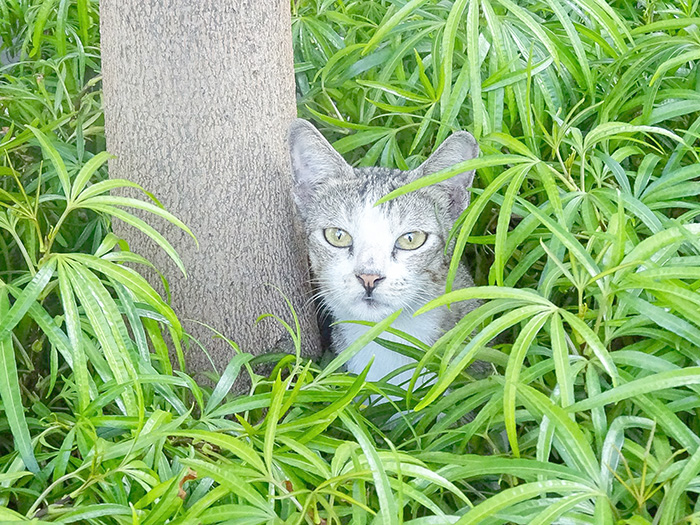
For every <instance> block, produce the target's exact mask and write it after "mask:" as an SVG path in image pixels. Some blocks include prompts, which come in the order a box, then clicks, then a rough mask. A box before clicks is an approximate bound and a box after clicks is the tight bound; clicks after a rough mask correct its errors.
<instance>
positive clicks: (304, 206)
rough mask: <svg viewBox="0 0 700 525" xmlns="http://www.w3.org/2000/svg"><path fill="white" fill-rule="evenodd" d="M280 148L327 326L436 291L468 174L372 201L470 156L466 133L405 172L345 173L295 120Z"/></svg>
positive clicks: (406, 304)
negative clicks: (284, 148)
mask: <svg viewBox="0 0 700 525" xmlns="http://www.w3.org/2000/svg"><path fill="white" fill-rule="evenodd" d="M290 146H291V152H292V167H293V171H294V177H295V200H296V202H297V206H298V209H299V213H300V215H301V217H302V220H303V222H304V226H305V229H306V233H307V237H308V247H309V258H310V261H311V267H312V272H313V275H314V278H315V281H316V284H317V287H318V290H319V293H320V295H321V297H322V299H323V301H324V303H325V304H326V306H327V307H328V308H329V309H330V311H331V312H332V314H333V316H334V317H335V318H336V319H338V320H344V319H359V320H366V321H379V320H381V319H383V318H384V317H386V316H387V315H389V314H390V313H392V312H394V311H396V310H397V309H399V308H404V309H406V310H409V311H413V310H416V309H417V308H419V307H420V306H422V305H423V304H425V303H426V302H427V301H428V300H430V299H433V298H434V297H436V296H438V295H439V294H440V293H441V291H442V289H443V288H444V283H445V277H446V274H447V268H448V265H449V254H446V253H445V244H446V240H447V236H448V232H449V230H450V228H451V226H452V223H453V222H454V220H455V219H456V217H457V216H459V214H460V213H461V212H462V211H463V210H464V208H465V207H466V205H467V204H468V200H469V194H468V191H467V187H468V185H469V184H470V182H471V176H472V173H467V174H461V175H460V176H458V177H455V179H458V180H454V179H450V181H447V182H446V183H442V184H439V185H436V186H431V187H429V188H425V189H422V190H418V191H416V192H413V193H409V194H407V195H404V196H401V197H399V198H397V199H395V200H393V201H389V202H387V203H384V204H381V205H379V206H374V203H375V202H376V201H377V200H378V199H379V198H380V197H382V196H384V195H386V194H387V193H389V192H390V191H392V190H394V189H396V188H398V187H400V186H402V185H404V184H406V183H408V182H410V181H412V180H414V179H415V178H417V177H421V176H424V175H426V174H429V173H434V172H436V171H439V170H440V169H443V168H446V167H449V166H451V165H452V164H454V163H456V162H461V161H463V160H467V159H468V158H472V157H474V156H476V154H477V152H478V149H477V148H476V143H475V142H474V140H473V138H472V137H471V135H468V134H466V133H460V134H456V135H453V136H452V137H450V139H448V140H447V141H446V142H445V143H444V144H443V146H441V148H439V149H438V151H437V152H436V153H435V154H434V155H433V156H432V157H431V158H430V159H428V161H426V163H424V164H423V165H422V166H420V167H419V168H417V169H416V170H414V171H410V172H402V171H398V170H388V169H383V168H366V169H353V168H351V167H350V166H349V165H348V164H347V163H345V161H344V160H343V159H342V157H340V155H338V154H337V153H336V152H335V151H334V150H333V149H332V147H331V146H330V144H328V143H327V142H326V141H325V139H324V138H323V137H322V136H321V135H320V134H319V133H318V131H316V129H315V128H313V126H311V125H310V124H309V123H308V122H305V121H297V122H296V123H295V124H294V125H293V126H292V129H291V132H290Z"/></svg>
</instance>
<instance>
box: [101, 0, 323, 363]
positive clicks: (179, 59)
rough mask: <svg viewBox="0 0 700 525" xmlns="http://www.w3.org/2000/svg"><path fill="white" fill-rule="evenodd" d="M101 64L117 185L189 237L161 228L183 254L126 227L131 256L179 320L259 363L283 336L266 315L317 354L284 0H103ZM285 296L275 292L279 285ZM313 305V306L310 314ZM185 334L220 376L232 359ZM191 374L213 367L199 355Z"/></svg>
mask: <svg viewBox="0 0 700 525" xmlns="http://www.w3.org/2000/svg"><path fill="white" fill-rule="evenodd" d="M100 4H101V5H100V8H101V24H102V26H101V30H102V64H103V75H104V80H103V82H104V107H105V128H106V135H107V149H108V151H110V152H111V153H112V154H114V155H116V156H117V158H116V159H114V160H112V161H110V165H109V170H110V176H111V177H114V178H127V179H130V180H134V181H136V182H138V183H139V184H141V185H143V187H144V188H145V189H147V190H149V191H152V192H153V193H154V194H155V195H156V196H157V198H158V199H159V200H160V202H162V203H163V205H164V206H165V208H166V209H168V210H169V211H171V212H172V213H174V214H175V215H176V216H177V217H179V218H180V219H181V220H183V221H184V222H185V223H186V224H187V225H188V226H189V227H190V228H191V229H192V231H193V232H194V234H195V235H196V236H197V239H198V241H199V248H198V249H197V247H196V246H195V243H194V242H193V241H192V239H191V238H190V237H189V236H188V235H186V234H185V233H183V232H182V231H180V230H179V229H177V228H175V227H172V226H170V225H163V226H161V225H157V226H158V227H159V228H160V231H162V232H163V233H164V234H165V236H166V238H168V239H169V240H170V241H171V242H172V244H173V245H174V246H175V248H176V250H177V251H178V252H179V253H180V255H181V256H182V259H183V261H184V263H185V266H186V268H187V271H188V277H187V279H184V278H183V277H182V275H181V274H179V272H178V271H177V269H176V268H175V266H174V264H173V263H172V262H171V261H170V259H169V258H168V256H167V255H166V254H165V253H164V252H163V251H162V250H161V249H160V248H158V247H156V246H155V244H153V243H151V242H147V241H146V240H145V239H144V236H143V235H140V234H139V232H136V231H134V230H133V229H132V228H130V227H128V226H121V227H119V233H121V234H123V235H124V236H126V238H127V239H128V240H129V242H130V244H131V249H132V250H133V251H134V252H136V253H139V254H142V255H144V256H146V257H147V258H148V259H150V260H151V261H153V262H154V263H155V265H156V266H157V267H158V268H159V269H161V270H163V271H164V273H165V275H166V277H167V278H168V280H169V282H170V290H171V293H172V304H173V307H174V309H175V311H176V312H177V313H178V315H179V316H180V317H181V319H183V320H186V319H195V320H199V321H202V322H205V323H207V324H209V325H211V326H212V327H214V328H216V329H218V330H219V331H221V332H222V333H223V334H224V335H226V336H227V337H230V338H232V339H233V340H234V341H235V342H237V343H238V344H239V346H240V347H241V349H242V350H244V351H248V352H251V353H255V354H259V353H262V352H265V351H267V350H270V349H271V348H273V347H275V346H276V345H277V344H278V343H279V341H280V340H281V339H282V338H283V337H284V335H285V334H286V332H285V331H284V330H283V328H282V327H281V326H280V325H279V324H278V323H276V322H273V321H263V322H261V323H259V324H258V325H255V320H256V318H257V317H258V316H259V315H260V314H263V313H274V314H277V315H281V316H282V317H283V318H286V319H290V317H291V316H290V315H289V311H288V308H287V306H286V303H285V301H284V298H283V296H282V294H281V293H280V291H281V292H282V293H283V294H285V295H286V296H287V297H288V298H289V299H290V300H291V301H292V303H293V305H294V307H295V309H296V311H297V313H298V314H299V317H300V320H301V324H302V335H303V337H304V341H305V344H304V345H303V347H304V351H305V354H306V355H311V354H314V353H316V352H318V328H317V325H316V319H315V316H314V312H313V308H311V307H310V306H309V305H308V298H309V296H310V294H309V284H308V270H307V264H306V250H305V247H304V240H303V236H302V234H301V231H300V229H299V228H298V225H297V222H296V220H295V219H294V218H293V217H294V211H293V202H292V199H291V175H290V169H289V155H288V152H287V142H286V134H287V127H288V125H289V123H290V122H291V120H292V119H293V118H294V117H295V115H296V108H295V99H294V98H295V90H294V77H293V58H292V44H291V29H290V15H289V2H288V1H285V0H236V1H233V2H225V1H221V0H102V1H101V2H100ZM268 285H272V286H274V287H277V288H279V289H280V291H278V290H276V289H275V288H274V287H272V286H268ZM305 305H306V307H304V306H305ZM186 327H187V328H188V330H189V331H190V333H192V334H193V335H194V336H195V337H197V338H198V339H199V340H200V341H201V342H202V343H203V344H204V346H205V347H206V348H207V349H208V350H209V351H210V353H211V355H212V358H213V361H214V363H215V365H216V367H217V369H218V370H219V372H221V371H222V370H223V367H225V366H226V364H227V363H228V360H229V359H230V357H231V355H232V354H233V351H232V349H231V348H230V347H228V346H227V345H225V344H223V343H222V342H221V341H216V340H213V339H212V338H211V336H212V335H213V334H212V332H211V331H209V330H208V329H205V328H203V327H201V326H199V325H197V324H196V323H187V324H186ZM187 364H188V370H190V371H195V372H203V371H207V370H211V365H210V363H209V361H208V359H207V358H206V356H205V354H204V353H203V352H202V351H201V350H200V349H199V348H198V347H197V345H192V348H191V349H190V352H189V354H188V355H187Z"/></svg>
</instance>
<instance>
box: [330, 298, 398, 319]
mask: <svg viewBox="0 0 700 525" xmlns="http://www.w3.org/2000/svg"><path fill="white" fill-rule="evenodd" d="M343 310H344V311H343V312H336V317H338V318H342V319H346V320H349V319H352V320H357V321H371V322H374V323H376V322H379V321H381V320H383V319H384V318H386V317H387V316H389V315H391V314H392V313H394V312H395V311H396V308H392V307H391V306H390V305H388V304H386V303H384V302H382V301H378V300H376V299H365V298H363V299H359V300H358V301H355V302H353V303H352V304H349V305H347V307H346V308H344V309H343Z"/></svg>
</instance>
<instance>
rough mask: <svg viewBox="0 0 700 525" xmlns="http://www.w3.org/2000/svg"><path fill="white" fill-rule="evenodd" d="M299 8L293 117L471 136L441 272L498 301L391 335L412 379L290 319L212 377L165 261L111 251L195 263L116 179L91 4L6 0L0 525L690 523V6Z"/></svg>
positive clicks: (414, 150)
mask: <svg viewBox="0 0 700 525" xmlns="http://www.w3.org/2000/svg"><path fill="white" fill-rule="evenodd" d="M292 11H293V35H294V39H295V58H296V75H297V89H298V96H299V102H300V112H301V114H302V115H305V116H307V117H312V118H314V119H316V121H317V122H319V123H320V124H321V126H322V127H323V128H324V132H326V133H327V134H328V136H330V137H332V138H335V139H336V142H335V146H336V147H337V148H338V150H339V151H341V152H342V153H344V154H346V157H348V158H349V159H350V160H352V161H354V162H356V163H361V164H375V163H379V164H384V165H392V166H398V167H401V168H407V167H411V166H415V165H417V164H418V163H419V162H420V161H421V160H423V159H424V158H425V157H426V156H427V155H428V154H429V153H430V151H431V150H432V149H434V147H435V146H436V145H437V144H438V143H439V142H440V141H441V140H442V139H444V138H445V137H446V136H447V135H448V134H449V133H450V131H452V130H454V129H468V130H470V131H471V132H472V133H473V134H474V135H475V136H477V137H478V138H479V143H480V145H481V148H482V156H481V157H479V158H478V159H476V160H474V161H469V162H468V163H467V164H465V165H463V166H461V167H459V168H458V169H472V168H476V169H477V174H478V176H477V187H476V188H475V189H474V198H473V199H472V201H473V202H472V205H471V206H470V207H469V209H468V210H467V211H466V212H465V214H464V215H463V217H462V218H461V219H460V221H458V224H457V225H456V227H455V230H454V238H455V242H456V245H457V250H456V251H457V256H456V257H455V260H454V261H453V265H456V264H457V263H458V260H459V257H460V256H462V254H465V257H466V259H467V260H468V262H470V263H471V264H472V265H474V261H475V260H476V261H478V264H476V265H475V270H476V277H477V281H478V282H479V284H480V286H478V287H476V288H471V289H467V290H454V291H453V290H451V288H450V286H449V283H448V287H447V293H446V295H445V296H443V297H442V298H440V299H438V300H436V301H434V302H433V303H431V304H429V305H426V307H425V308H426V309H429V308H433V307H437V306H439V305H442V304H449V303H452V302H455V301H460V300H466V299H470V298H479V299H480V300H481V301H482V306H481V307H479V308H478V309H476V310H475V311H473V312H471V313H470V314H469V315H468V316H467V317H465V318H464V319H463V320H462V321H461V322H460V323H459V324H458V325H457V326H456V327H455V328H454V329H453V330H451V331H450V332H448V333H447V334H445V335H444V337H443V338H441V339H440V341H438V343H437V344H436V345H434V346H433V347H432V348H427V347H425V346H424V345H422V344H421V343H420V342H419V341H414V340H411V339H410V338H408V337H406V344H405V345H399V344H396V343H389V342H385V343H384V344H387V345H389V346H391V347H392V348H394V349H396V350H398V351H401V352H405V353H408V354H410V355H414V356H418V357H419V358H420V359H421V364H422V366H425V367H426V368H428V369H431V370H434V371H436V372H439V379H438V380H437V381H436V382H435V383H434V384H432V385H431V386H428V387H425V388H424V389H423V390H416V391H410V390H409V393H408V394H406V393H405V392H404V391H403V390H401V389H398V388H396V387H392V386H391V385H387V384H384V383H381V384H366V383H364V381H363V379H364V377H363V376H360V377H357V378H356V377H352V376H348V375H346V374H343V373H340V372H339V371H338V370H339V368H340V366H342V363H343V360H344V359H346V358H347V355H349V354H350V353H352V352H353V348H348V349H347V352H345V353H344V354H343V355H342V356H341V357H339V358H338V359H336V360H334V361H333V362H332V363H331V364H330V365H328V366H326V367H325V368H324V369H322V370H321V369H319V368H318V367H317V365H315V364H313V363H308V362H304V361H303V360H301V359H300V358H299V353H300V352H299V350H300V348H299V344H300V343H299V341H300V340H301V339H300V337H299V334H298V326H291V327H288V329H289V331H290V334H292V336H293V338H294V340H295V343H296V350H297V352H296V355H292V356H275V355H273V356H267V357H265V358H262V360H269V361H270V362H272V363H274V364H275V366H274V369H273V371H272V372H271V373H270V374H269V375H268V376H266V377H263V376H260V375H258V374H256V373H255V371H254V365H255V364H256V362H258V361H260V360H261V359H260V358H256V359H253V358H252V356H251V355H249V354H247V353H244V352H240V351H239V350H238V348H237V347H236V346H235V344H234V343H231V345H232V348H233V350H234V353H235V357H234V358H233V359H232V360H231V362H230V364H229V365H228V367H227V368H226V369H225V370H223V371H219V372H220V375H218V376H217V380H216V384H215V386H214V388H207V387H204V386H202V385H198V384H197V383H196V382H195V381H194V380H193V379H192V378H191V377H190V376H189V375H188V374H187V373H185V367H184V362H183V361H184V359H183V351H182V345H183V344H188V343H190V342H189V341H188V339H187V336H186V334H184V333H183V331H182V328H181V326H180V323H179V321H178V319H177V317H176V316H175V315H174V314H173V312H172V310H171V309H170V307H169V305H168V304H167V301H165V300H164V299H163V298H161V297H160V296H159V295H158V294H157V293H156V292H155V290H154V289H153V288H151V286H150V285H149V284H148V283H147V282H146V281H145V280H144V279H143V278H142V277H141V275H140V274H139V272H138V271H137V270H138V268H143V267H144V265H149V263H148V261H146V260H145V259H143V258H142V257H140V256H139V255H137V254H134V253H132V252H130V251H129V248H128V245H127V244H126V243H125V242H124V241H123V240H121V239H119V238H118V237H116V236H115V235H114V234H113V233H110V224H111V221H112V220H113V218H117V219H119V220H123V221H126V222H127V223H129V224H131V225H132V226H135V227H137V228H139V229H141V230H142V231H144V232H146V233H147V234H148V235H150V236H151V237H152V238H153V239H154V240H155V241H156V243H158V244H159V245H160V246H161V247H162V248H163V249H165V250H166V251H167V252H168V253H169V254H170V255H171V257H172V258H173V259H174V260H175V261H177V262H179V259H178V256H177V253H176V251H175V249H173V247H171V246H170V244H169V243H168V242H167V240H166V239H164V238H163V237H162V236H161V235H160V234H159V233H158V232H157V231H156V230H155V229H153V228H152V227H151V226H150V225H149V224H148V222H147V221H146V220H143V219H142V218H138V217H137V216H135V215H133V214H132V213H131V210H133V209H137V210H140V211H145V212H147V213H148V214H150V215H151V216H153V215H155V216H159V217H161V218H164V219H166V220H169V221H171V222H173V223H175V224H177V225H178V226H180V227H181V228H184V229H186V226H185V225H183V224H181V223H180V222H179V221H178V220H177V219H176V218H175V217H173V216H172V215H170V214H169V213H168V212H166V211H165V210H163V209H162V207H161V206H160V205H159V203H158V201H157V200H155V199H154V198H153V197H152V196H151V195H150V194H148V193H146V192H145V191H143V190H141V189H140V188H138V187H136V186H135V185H134V184H133V183H130V182H128V181H120V180H109V179H106V164H105V162H106V160H107V158H108V155H107V154H106V153H105V152H104V151H103V150H104V136H103V130H102V113H101V111H102V109H101V92H100V64H99V41H98V39H99V33H98V13H97V3H96V2H94V1H92V0H75V1H72V0H0V12H2V16H1V17H0V27H1V29H0V35H1V37H2V45H1V46H0V75H2V76H1V77H0V121H1V122H2V124H1V125H2V127H3V128H4V129H3V132H2V136H3V138H2V140H0V153H1V158H2V160H0V205H1V206H2V209H1V210H0V260H1V261H2V264H0V359H2V363H0V375H2V377H0V399H1V400H2V412H0V447H1V448H0V454H1V455H0V505H3V506H4V508H0V520H2V521H23V520H32V519H33V520H34V522H60V523H76V522H87V523H100V524H115V523H144V524H160V523H179V524H186V523H229V524H256V523H260V524H262V523H357V524H363V523H368V524H369V523H375V524H379V523H410V524H414V525H421V524H428V523H430V524H453V523H460V524H462V523H539V524H545V523H615V522H618V523H630V524H643V523H662V524H670V523H676V522H680V521H685V522H693V521H697V520H698V516H699V515H700V508H699V507H698V505H700V503H698V498H697V486H698V473H699V472H700V447H699V445H700V438H698V435H700V428H698V421H697V417H696V414H697V410H698V406H699V405H698V394H699V393H700V391H699V390H698V388H699V385H700V369H698V367H697V365H698V364H699V363H698V347H699V346H700V317H699V316H698V313H697V312H698V311H700V310H699V309H698V305H700V296H699V295H698V288H699V287H700V271H699V270H698V267H699V266H700V264H699V263H700V253H699V252H698V249H699V246H698V234H700V228H699V227H698V226H699V225H698V224H694V223H693V222H694V219H695V218H696V217H697V216H698V215H700V211H699V210H700V203H699V202H698V199H697V195H698V193H700V182H698V175H699V173H698V165H699V164H698V146H697V138H698V129H700V109H699V108H700V105H699V104H698V95H697V93H698V92H699V91H700V90H699V89H698V87H699V86H698V79H699V78H700V69H699V68H700V65H699V64H700V33H698V29H697V25H698V22H700V17H699V15H698V3H697V1H695V2H693V1H692V0H688V1H687V2H681V1H678V2H675V3H674V2H664V3H661V2H656V3H649V4H648V5H646V6H644V8H643V9H639V8H638V6H637V4H636V3H631V2H609V3H608V2H603V1H602V0H601V1H599V0H573V1H572V2H566V3H565V2H559V0H545V1H543V2H528V1H525V0H522V1H518V2H515V1H513V0H478V1H477V0H470V1H467V0H455V1H454V2H452V1H450V2H430V1H427V0H410V1H407V2H406V1H389V0H380V1H370V0H356V1H350V2H339V1H334V0H298V1H296V2H294V3H293V5H292ZM453 173H454V170H451V171H446V172H444V173H442V174H437V175H436V176H434V177H433V178H432V180H431V181H435V180H439V179H441V178H446V177H449V176H450V175H451V174H453ZM431 181H427V182H431ZM124 187H129V188H131V189H132V190H135V191H137V192H138V193H140V194H141V196H142V197H143V199H142V200H139V199H134V198H127V197H123V196H117V195H112V194H111V191H112V190H115V189H118V188H124ZM415 187H416V186H415V185H414V186H413V187H407V188H403V189H402V190H400V192H405V191H410V190H411V189H415ZM394 196H395V195H390V196H388V197H387V198H392V197H394ZM142 216H143V215H139V217H142ZM125 263H132V264H130V265H126V264H125ZM391 320H392V319H391V318H389V319H387V320H386V321H385V322H383V323H379V324H378V325H377V326H375V327H374V328H372V330H371V331H370V332H369V335H368V337H377V336H381V334H382V332H384V331H385V330H388V331H392V329H391V328H390V327H389V326H390V323H391ZM395 333H396V332H395ZM399 335H401V334H399ZM492 341H495V343H493V344H492V343H491V342H492ZM361 344H362V341H359V342H358V343H356V344H355V346H356V347H357V346H359V345H361ZM489 345H490V346H489ZM172 356H175V358H176V360H177V361H178V363H177V365H178V366H176V367H175V368H176V369H175V370H174V369H173V366H172V365H171V363H170V358H171V357H172ZM475 358H478V359H480V360H482V361H485V362H488V363H491V366H492V367H493V373H492V374H491V375H489V376H488V377H471V375H470V373H471V372H472V370H471V369H470V368H469V364H470V363H471V362H472V361H473V360H474V359H475ZM177 368H179V369H180V370H177ZM239 376H242V377H244V378H245V379H247V380H248V383H249V384H250V388H249V391H248V392H247V393H246V394H244V395H233V394H231V393H229V390H230V388H231V385H232V384H233V382H234V381H235V380H236V379H237V378H239ZM383 396H387V397H385V398H384V402H379V403H378V402H377V401H378V399H380V398H382V397H383ZM414 408H417V409H418V410H417V411H414V410H413V409H414Z"/></svg>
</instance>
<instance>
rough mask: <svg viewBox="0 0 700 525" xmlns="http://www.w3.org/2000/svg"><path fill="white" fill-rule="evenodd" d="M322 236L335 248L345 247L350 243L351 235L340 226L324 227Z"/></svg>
mask: <svg viewBox="0 0 700 525" xmlns="http://www.w3.org/2000/svg"><path fill="white" fill-rule="evenodd" d="M323 236H324V237H325V238H326V240H327V241H328V242H329V243H330V244H331V245H332V246H335V247H336V248H347V247H348V246H350V245H351V244H352V237H351V236H350V234H349V233H348V232H346V231H345V230H341V229H340V228H326V229H325V230H323Z"/></svg>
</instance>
